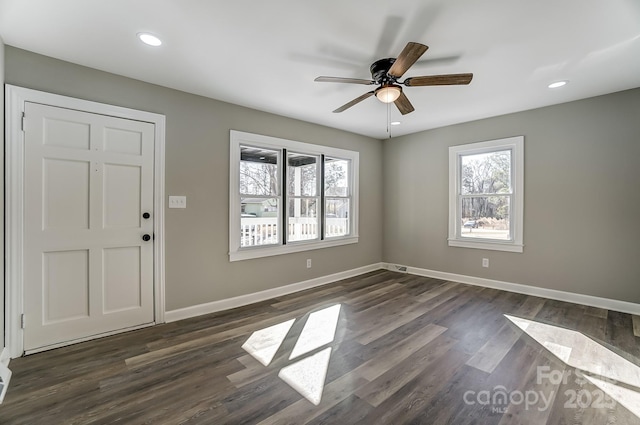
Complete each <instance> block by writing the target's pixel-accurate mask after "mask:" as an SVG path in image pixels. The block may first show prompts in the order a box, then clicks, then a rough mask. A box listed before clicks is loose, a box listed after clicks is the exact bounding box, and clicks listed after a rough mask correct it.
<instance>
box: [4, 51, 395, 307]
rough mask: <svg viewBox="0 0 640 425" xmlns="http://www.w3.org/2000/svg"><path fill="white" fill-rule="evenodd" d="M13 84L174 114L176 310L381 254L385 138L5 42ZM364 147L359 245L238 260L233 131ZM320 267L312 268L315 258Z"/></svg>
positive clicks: (169, 262)
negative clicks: (182, 203) (182, 204)
mask: <svg viewBox="0 0 640 425" xmlns="http://www.w3.org/2000/svg"><path fill="white" fill-rule="evenodd" d="M5 56H6V82H7V83H8V84H13V85H17V86H22V87H28V88H32V89H36V90H41V91H46V92H51V93H56V94H62V95H66V96H71V97H76V98H81V99H88V100H92V101H97V102H103V103H108V104H112V105H118V106H124V107H129V108H135V109H140V110H144V111H150V112H156V113H160V114H164V115H166V119H167V120H166V131H167V135H166V195H167V196H168V195H186V197H187V209H167V210H166V216H165V217H166V233H165V235H166V306H167V310H174V309H179V308H183V307H189V306H193V305H198V304H202V303H207V302H211V301H216V300H221V299H225V298H229V297H234V296H238V295H243V294H249V293H253V292H257V291H261V290H265V289H270V288H275V287H278V286H282V285H287V284H290V283H295V282H300V281H304V280H307V279H311V278H314V277H319V276H325V275H329V274H332V273H337V272H341V271H345V270H350V269H353V268H357V267H361V266H365V265H370V264H374V263H378V262H380V261H382V232H381V229H382V143H381V142H380V141H378V140H374V139H370V138H367V137H363V136H359V135H355V134H351V133H347V132H343V131H339V130H335V129H330V128H327V127H322V126H318V125H314V124H309V123H305V122H302V121H297V120H293V119H289V118H284V117H281V116H277V115H272V114H267V113H264V112H259V111H256V110H251V109H247V108H243V107H240V106H236V105H231V104H228V103H223V102H219V101H216V100H212V99H209V98H204V97H200V96H196V95H192V94H188V93H184V92H180V91H176V90H171V89H168V88H164V87H159V86H155V85H152V84H148V83H143V82H140V81H136V80H132V79H129V78H125V77H121V76H117V75H113V74H109V73H105V72H101V71H97V70H95V69H90V68H86V67H82V66H79V65H74V64H71V63H68V62H63V61H59V60H55V59H52V58H48V57H45V56H41V55H38V54H35V53H32V52H27V51H24V50H20V49H16V48H13V47H11V46H7V47H6V55H5ZM231 129H235V130H240V131H247V132H252V133H259V134H264V135H268V136H275V137H282V138H285V139H292V140H298V141H301V142H307V143H314V144H320V145H327V146H334V147H340V148H344V149H350V150H355V151H358V152H360V164H361V166H360V167H361V169H360V222H359V225H360V243H358V244H355V245H346V246H341V247H335V248H325V249H320V250H315V251H308V252H303V253H297V254H290V255H281V256H276V257H267V258H262V259H256V260H246V261H239V262H234V263H230V262H229V257H228V255H227V252H228V250H229V243H228V239H229V237H228V234H229V233H228V227H229V210H228V203H229V130H231ZM307 258H311V259H312V260H313V268H311V269H307V268H306V259H307Z"/></svg>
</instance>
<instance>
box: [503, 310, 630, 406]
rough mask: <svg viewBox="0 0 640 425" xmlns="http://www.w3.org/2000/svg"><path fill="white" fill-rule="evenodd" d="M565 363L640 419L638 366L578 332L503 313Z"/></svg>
mask: <svg viewBox="0 0 640 425" xmlns="http://www.w3.org/2000/svg"><path fill="white" fill-rule="evenodd" d="M505 317H506V318H507V319H509V320H510V321H511V322H512V323H513V324H515V325H516V326H518V327H519V328H520V329H522V330H523V331H524V332H525V333H527V334H528V335H529V336H531V337H532V338H533V339H534V340H535V341H536V342H538V343H539V344H540V345H542V346H543V347H545V348H546V349H547V350H548V351H550V352H551V353H552V354H553V355H555V356H556V357H558V358H559V359H560V360H561V361H562V362H564V363H565V364H567V365H569V366H571V367H573V368H576V369H579V370H581V371H583V372H585V373H583V375H584V378H585V379H587V380H588V381H590V382H591V383H593V384H594V385H595V386H596V387H598V388H600V389H601V390H602V391H604V392H605V393H607V394H608V395H609V396H610V397H611V398H613V399H614V400H615V401H617V402H619V403H620V404H621V405H622V406H624V407H625V408H627V409H628V410H629V411H630V412H632V413H633V414H634V415H635V416H637V417H638V418H640V367H638V366H636V365H635V364H633V363H631V362H630V361H628V360H627V359H625V358H624V357H621V356H619V355H618V354H616V353H614V352H613V351H611V350H609V349H608V348H606V347H605V346H603V345H601V344H599V343H597V342H596V341H594V340H593V339H591V338H589V337H587V336H586V335H584V334H583V333H581V332H577V331H574V330H571V329H565V328H561V327H559V326H553V325H548V324H545V323H540V322H536V321H533V320H528V319H523V318H520V317H514V316H509V315H506V314H505Z"/></svg>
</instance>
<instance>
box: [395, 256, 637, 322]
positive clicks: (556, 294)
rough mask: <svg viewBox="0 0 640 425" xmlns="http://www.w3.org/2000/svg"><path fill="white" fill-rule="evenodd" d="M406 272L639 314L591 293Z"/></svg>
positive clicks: (632, 306) (627, 305) (430, 272)
mask: <svg viewBox="0 0 640 425" xmlns="http://www.w3.org/2000/svg"><path fill="white" fill-rule="evenodd" d="M384 268H386V269H387V270H391V271H397V269H396V265H395V264H390V263H385V265H384ZM406 272H407V273H409V274H414V275H417V276H424V277H432V278H436V279H443V280H451V281H454V282H460V283H466V284H468V285H476V286H483V287H486V288H493V289H500V290H503V291H508V292H516V293H518V294H525V295H533V296H536V297H541V298H549V299H552V300H558V301H566V302H570V303H575V304H581V305H587V306H591V307H598V308H604V309H607V310H614V311H619V312H621V313H628V314H634V315H640V304H635V303H631V302H628V301H620V300H613V299H610V298H601V297H594V296H592V295H584V294H577V293H574V292H565V291H558V290H556V289H548V288H540V287H537V286H530V285H522V284H520V283H511V282H503V281H499V280H492V279H484V278H481V277H474V276H466V275H462V274H455V273H447V272H439V271H436V270H428V269H421V268H418V267H410V266H407V271H406Z"/></svg>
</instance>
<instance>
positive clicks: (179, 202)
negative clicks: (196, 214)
mask: <svg viewBox="0 0 640 425" xmlns="http://www.w3.org/2000/svg"><path fill="white" fill-rule="evenodd" d="M169 208H187V197H186V196H169Z"/></svg>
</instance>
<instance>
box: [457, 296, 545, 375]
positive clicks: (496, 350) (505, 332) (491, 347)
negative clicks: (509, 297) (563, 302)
mask: <svg viewBox="0 0 640 425" xmlns="http://www.w3.org/2000/svg"><path fill="white" fill-rule="evenodd" d="M544 303H545V300H543V299H541V298H534V297H530V298H527V300H526V301H525V302H524V303H523V304H522V305H521V306H520V307H519V308H517V309H516V310H515V312H514V315H515V316H516V317H521V318H527V319H532V318H533V317H535V316H536V315H537V314H538V312H540V310H541V309H542V307H543V306H544ZM521 335H522V331H521V330H520V329H515V326H513V324H511V323H510V322H509V320H508V319H506V318H505V324H504V325H503V326H502V327H501V328H500V330H499V331H498V332H497V333H496V334H495V335H494V336H492V337H491V338H490V339H489V340H488V341H487V342H486V344H485V345H483V346H482V347H481V348H480V349H479V350H478V351H477V352H476V353H475V354H474V355H473V357H471V358H470V359H469V361H468V362H467V365H468V366H472V367H475V368H476V369H479V370H482V371H483V372H487V373H492V372H493V371H494V370H495V368H496V367H497V366H498V365H499V364H500V362H501V361H502V359H503V358H504V356H506V355H507V353H508V352H509V350H511V348H512V347H513V344H515V343H516V342H517V341H518V339H520V336H521Z"/></svg>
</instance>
